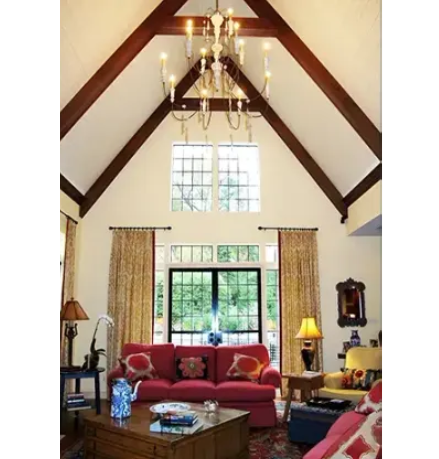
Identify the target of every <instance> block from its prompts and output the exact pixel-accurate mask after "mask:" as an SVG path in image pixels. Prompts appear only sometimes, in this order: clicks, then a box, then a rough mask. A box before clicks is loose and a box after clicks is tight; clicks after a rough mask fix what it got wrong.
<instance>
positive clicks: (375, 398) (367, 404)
mask: <svg viewBox="0 0 439 459" xmlns="http://www.w3.org/2000/svg"><path fill="white" fill-rule="evenodd" d="M382 385H383V383H382V381H378V382H377V384H376V385H375V386H374V387H373V389H372V390H371V391H369V392H368V393H367V394H366V395H365V396H364V397H363V398H362V399H361V400H360V401H359V403H358V405H357V406H356V407H355V411H356V412H357V413H360V414H371V413H375V412H376V411H380V410H381V409H382V402H383V389H382Z"/></svg>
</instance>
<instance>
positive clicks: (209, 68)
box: [160, 0, 271, 142]
mask: <svg viewBox="0 0 439 459" xmlns="http://www.w3.org/2000/svg"><path fill="white" fill-rule="evenodd" d="M218 4H219V1H218V0H216V6H215V9H214V8H210V9H209V10H208V11H207V12H206V14H205V16H204V18H203V30H202V37H203V40H204V46H203V47H202V48H201V49H200V54H199V58H197V57H196V56H195V53H194V51H193V34H194V23H193V21H192V20H188V21H187V24H186V36H185V42H184V54H185V59H186V62H187V67H188V71H190V70H191V69H194V74H195V75H196V77H193V83H192V86H193V88H194V89H195V91H196V94H197V98H198V99H199V103H198V104H197V105H198V107H197V109H196V110H194V111H193V112H191V113H189V111H187V106H186V105H185V104H184V103H182V104H179V103H177V102H176V100H175V88H176V84H175V83H176V77H175V75H170V77H169V79H168V84H167V81H166V79H167V67H166V61H167V54H165V53H162V54H161V56H160V62H161V69H160V70H161V72H160V73H161V82H162V87H163V92H164V95H165V97H169V99H170V102H171V113H172V116H173V118H174V119H175V120H177V121H179V122H180V123H181V127H182V134H184V135H185V137H186V141H187V137H188V128H187V126H186V122H187V121H189V120H190V119H191V118H193V117H194V116H196V115H197V116H198V122H199V123H200V124H201V125H202V127H203V129H204V130H205V131H206V130H207V129H208V127H209V125H210V121H211V119H212V110H211V103H212V102H211V101H212V100H213V99H215V98H217V99H226V101H227V102H226V108H225V115H226V118H227V121H228V124H229V127H230V128H231V129H233V130H235V131H236V130H238V129H239V128H240V127H241V124H242V123H241V120H242V119H243V118H244V119H245V120H244V123H243V124H244V125H245V129H246V130H247V131H248V133H249V141H250V142H251V141H252V129H251V120H252V119H253V118H259V117H260V116H262V115H261V114H255V113H251V103H252V101H254V100H256V99H258V98H260V97H263V98H265V99H266V100H267V101H268V100H269V98H270V78H271V73H270V69H269V50H270V46H269V44H268V43H264V45H263V62H262V63H263V66H262V67H261V70H263V77H264V84H263V87H262V90H261V91H260V92H258V94H257V95H256V96H255V97H254V98H252V99H250V98H248V97H246V96H244V93H243V91H242V90H241V89H240V88H239V75H240V69H241V68H242V66H243V65H244V62H245V42H244V40H242V39H241V38H240V36H239V27H240V25H239V23H238V22H237V21H234V19H233V10H232V9H231V8H229V9H228V10H220V8H219V5H218ZM231 60H233V64H232V65H230V61H231ZM228 64H229V65H228ZM233 108H235V110H233ZM177 112H179V113H180V115H179V114H177ZM181 113H182V114H181Z"/></svg>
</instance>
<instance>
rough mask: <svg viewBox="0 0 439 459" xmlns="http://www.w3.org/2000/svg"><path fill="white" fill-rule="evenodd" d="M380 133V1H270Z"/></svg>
mask: <svg viewBox="0 0 439 459" xmlns="http://www.w3.org/2000/svg"><path fill="white" fill-rule="evenodd" d="M268 1H269V2H270V4H271V5H272V6H273V7H274V8H275V9H276V10H277V11H278V13H279V14H280V15H281V16H282V17H283V18H284V19H285V20H286V21H287V22H288V24H289V25H290V26H291V28H292V29H293V30H294V31H295V32H296V33H297V34H298V35H299V37H300V38H301V39H302V40H303V41H304V42H305V44H306V45H307V46H308V47H309V48H310V49H311V51H312V52H313V53H314V54H315V55H316V57H317V58H318V59H319V60H320V61H321V62H322V63H323V65H324V66H325V67H326V68H327V69H328V70H329V71H330V72H331V74H332V75H333V76H334V77H335V79H336V80H337V81H338V82H339V83H340V84H341V85H342V86H343V87H344V89H345V90H346V91H347V92H348V93H349V95H350V96H351V97H352V98H353V99H354V100H355V102H356V103H357V104H358V105H359V106H360V107H361V109H362V110H363V111H364V112H365V113H366V115H367V116H368V117H369V118H370V119H371V121H372V122H373V123H374V124H375V126H377V127H378V129H380V130H381V0H268Z"/></svg>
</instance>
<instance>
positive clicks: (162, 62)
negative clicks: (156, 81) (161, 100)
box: [160, 53, 168, 83]
mask: <svg viewBox="0 0 439 459" xmlns="http://www.w3.org/2000/svg"><path fill="white" fill-rule="evenodd" d="M167 58H168V56H167V54H166V53H162V54H161V55H160V62H161V66H162V68H161V74H162V83H164V82H165V81H166V73H167V72H166V59H167Z"/></svg>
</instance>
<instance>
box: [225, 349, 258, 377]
mask: <svg viewBox="0 0 439 459" xmlns="http://www.w3.org/2000/svg"><path fill="white" fill-rule="evenodd" d="M263 368H264V364H263V363H261V362H260V361H259V360H258V359H257V358H256V357H250V356H249V355H244V354H238V353H235V355H234V357H233V363H232V366H231V367H230V368H229V371H228V372H227V377H228V378H229V379H234V380H244V381H251V382H258V380H259V376H260V375H261V371H262V369H263Z"/></svg>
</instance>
